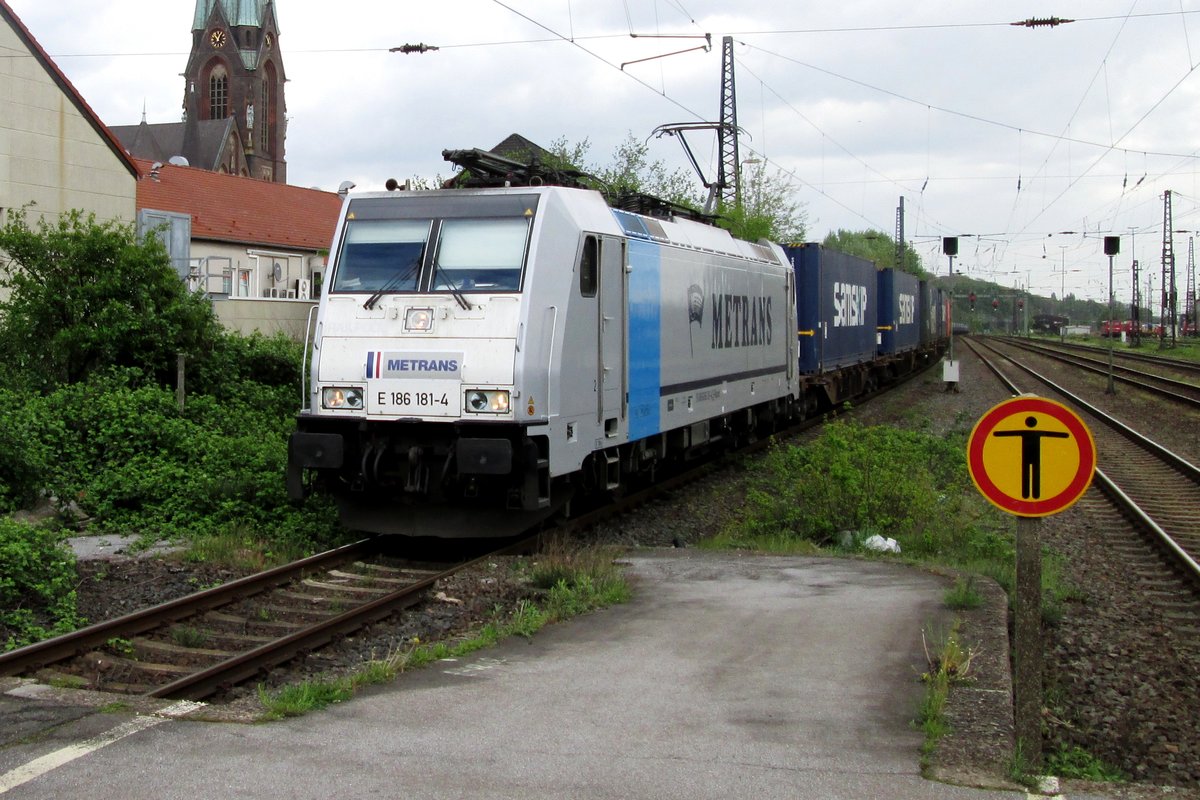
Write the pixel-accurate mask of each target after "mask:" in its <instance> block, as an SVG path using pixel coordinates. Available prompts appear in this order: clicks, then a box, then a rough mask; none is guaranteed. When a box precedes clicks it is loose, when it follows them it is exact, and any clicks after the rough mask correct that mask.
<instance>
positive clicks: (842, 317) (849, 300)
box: [833, 281, 875, 328]
mask: <svg viewBox="0 0 1200 800" xmlns="http://www.w3.org/2000/svg"><path fill="white" fill-rule="evenodd" d="M866 324H867V287H865V286H859V285H858V284H854V283H841V282H840V281H839V282H836V283H834V284H833V327H835V328H854V327H857V326H859V325H866ZM871 324H872V325H874V324H875V323H874V322H872V323H871Z"/></svg>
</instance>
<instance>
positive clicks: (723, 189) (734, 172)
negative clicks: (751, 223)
mask: <svg viewBox="0 0 1200 800" xmlns="http://www.w3.org/2000/svg"><path fill="white" fill-rule="evenodd" d="M717 149H718V150H719V151H720V153H721V163H720V166H718V168H717V187H718V189H719V191H720V193H721V204H722V205H724V206H726V207H729V208H733V207H736V206H740V205H741V204H742V164H741V160H740V159H739V158H738V124H737V91H736V90H735V88H734V79H733V37H732V36H726V37H725V38H723V39H722V40H721V124H720V125H719V126H718V127H717Z"/></svg>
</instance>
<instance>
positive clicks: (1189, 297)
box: [1183, 236, 1197, 336]
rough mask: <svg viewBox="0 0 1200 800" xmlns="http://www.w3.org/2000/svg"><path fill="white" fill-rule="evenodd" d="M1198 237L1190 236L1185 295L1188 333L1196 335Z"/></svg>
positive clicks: (1184, 314)
mask: <svg viewBox="0 0 1200 800" xmlns="http://www.w3.org/2000/svg"><path fill="white" fill-rule="evenodd" d="M1195 251H1196V238H1195V237H1194V236H1189V237H1188V260H1187V294H1185V295H1184V306H1183V319H1184V322H1186V323H1187V335H1188V336H1196V335H1197V333H1196V252H1195Z"/></svg>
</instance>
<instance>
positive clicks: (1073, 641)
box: [79, 344, 1200, 797]
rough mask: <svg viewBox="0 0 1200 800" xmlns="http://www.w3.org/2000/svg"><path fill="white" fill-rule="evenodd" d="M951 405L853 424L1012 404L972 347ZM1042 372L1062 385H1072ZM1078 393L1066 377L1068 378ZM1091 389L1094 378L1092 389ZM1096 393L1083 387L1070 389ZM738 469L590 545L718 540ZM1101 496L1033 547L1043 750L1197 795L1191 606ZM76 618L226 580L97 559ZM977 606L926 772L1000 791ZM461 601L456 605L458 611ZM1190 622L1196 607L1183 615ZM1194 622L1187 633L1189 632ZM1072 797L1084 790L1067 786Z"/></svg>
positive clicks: (1152, 409) (513, 576) (620, 521)
mask: <svg viewBox="0 0 1200 800" xmlns="http://www.w3.org/2000/svg"><path fill="white" fill-rule="evenodd" d="M957 351H958V352H957V355H958V356H959V358H960V359H961V360H962V378H961V383H960V391H959V392H947V391H944V386H943V384H942V382H941V370H940V368H939V367H937V366H935V367H934V368H933V369H931V370H929V371H928V372H926V373H925V374H923V375H921V376H918V377H917V378H915V379H914V380H912V381H910V382H909V383H908V384H906V385H905V386H904V387H902V388H901V389H899V390H897V391H895V392H893V393H891V394H889V395H887V396H885V397H883V398H879V399H876V400H874V401H872V402H870V403H868V404H865V405H863V406H862V407H861V408H859V409H858V410H857V411H856V412H855V413H856V416H857V418H858V419H860V420H861V421H863V422H865V423H867V424H898V425H908V426H913V425H916V426H919V427H922V428H924V429H926V430H929V431H931V432H933V433H934V434H938V435H942V434H945V433H948V432H950V431H962V430H969V429H970V427H971V425H973V424H974V421H975V420H977V419H978V418H979V417H980V416H981V415H982V414H983V413H984V412H985V411H986V410H987V409H988V408H990V407H991V406H992V405H994V404H995V403H997V402H999V401H1001V400H1003V399H1006V397H1007V396H1008V395H1007V392H1006V391H1005V390H1004V389H1003V388H1002V387H1001V386H1000V384H999V383H998V382H997V381H996V380H995V378H994V377H992V376H991V374H990V373H988V372H987V371H986V370H985V369H984V368H983V367H982V366H981V365H980V364H979V363H978V361H977V360H976V359H974V358H973V357H971V356H970V354H969V352H967V348H966V347H965V346H962V345H961V344H960V345H958V346H957ZM1059 369H1063V368H1054V367H1051V368H1048V370H1053V371H1055V373H1056V377H1057V378H1060V379H1062V380H1063V381H1064V382H1066V381H1068V380H1069V379H1068V376H1067V375H1065V374H1061V373H1059V372H1057V370H1059ZM1070 380H1074V379H1070ZM1100 380H1101V381H1102V380H1103V379H1100ZM1089 384H1096V385H1099V389H1098V390H1097V389H1096V388H1095V385H1093V386H1091V389H1090V391H1092V392H1095V391H1100V392H1102V391H1103V383H1102V382H1096V381H1091V380H1090V379H1080V385H1089ZM1107 402H1109V403H1111V404H1112V405H1114V407H1116V408H1117V409H1118V413H1121V414H1122V415H1123V416H1124V417H1125V418H1126V419H1136V420H1137V421H1138V422H1139V424H1140V425H1141V426H1142V427H1143V429H1144V430H1148V431H1150V432H1151V433H1153V432H1154V431H1156V430H1165V429H1169V428H1173V429H1178V428H1179V427H1180V426H1179V414H1180V412H1179V411H1178V410H1176V409H1173V408H1171V407H1169V406H1166V405H1165V404H1162V403H1157V402H1150V401H1142V400H1139V399H1137V398H1136V396H1135V395H1134V394H1133V392H1132V390H1129V391H1126V392H1123V393H1121V394H1119V395H1118V396H1117V398H1112V399H1110V400H1109V401H1107ZM1196 430H1200V426H1194V425H1193V426H1192V427H1191V429H1190V431H1189V433H1187V434H1186V435H1181V436H1180V437H1178V438H1179V441H1178V442H1177V446H1176V449H1177V450H1179V451H1180V452H1181V454H1183V455H1185V456H1187V457H1189V458H1191V459H1193V460H1198V459H1197V456H1198V455H1200V441H1196V440H1197V439H1198V438H1200V437H1197V436H1196V435H1194V434H1193V433H1192V432H1193V431H1196ZM744 476H745V471H744V470H741V469H738V468H737V467H728V468H724V469H720V470H717V471H716V472H714V473H713V474H711V475H709V476H708V477H706V478H704V479H703V480H701V481H700V482H698V483H696V484H694V485H692V486H689V487H687V488H685V489H681V490H678V491H675V492H673V493H671V494H669V495H667V496H665V497H663V498H661V499H659V500H656V501H653V502H652V503H650V504H649V505H647V506H645V507H644V508H642V509H640V510H637V511H635V512H630V513H627V514H624V515H622V516H621V517H619V518H617V519H615V520H613V521H611V522H608V523H604V524H602V525H600V526H598V527H597V528H596V529H595V530H593V531H592V532H591V534H590V536H591V538H593V539H594V540H595V541H596V542H598V543H604V544H613V545H619V546H621V547H672V546H689V545H691V544H693V543H695V542H696V541H697V540H698V539H700V538H702V537H704V536H707V535H710V534H712V533H715V532H717V531H719V530H720V529H721V528H722V527H723V525H725V524H726V523H727V522H728V521H729V520H730V519H732V518H733V517H734V516H735V515H736V513H737V511H738V507H739V505H740V502H739V498H740V496H741V493H742V491H743V485H742V484H743V479H744ZM1097 497H1098V495H1097V492H1096V490H1094V489H1093V490H1091V492H1089V494H1088V496H1087V497H1086V498H1085V499H1084V501H1081V502H1080V503H1079V504H1078V505H1076V506H1075V507H1074V508H1072V509H1071V510H1069V511H1067V512H1065V513H1063V514H1060V515H1058V516H1056V517H1052V518H1049V519H1047V520H1046V521H1045V522H1044V524H1043V525H1042V526H1041V527H1042V537H1043V544H1044V546H1045V547H1046V548H1047V550H1048V551H1050V552H1052V553H1055V554H1057V555H1058V556H1060V557H1061V560H1060V564H1061V574H1062V578H1061V579H1062V580H1063V581H1065V582H1067V583H1068V584H1069V585H1071V586H1074V587H1076V588H1077V589H1078V592H1077V596H1076V597H1075V599H1072V600H1070V601H1069V602H1067V603H1066V606H1065V608H1064V609H1063V613H1062V617H1061V620H1059V621H1058V622H1057V624H1055V625H1053V626H1049V627H1048V628H1047V629H1046V631H1045V637H1044V638H1045V654H1046V666H1045V677H1046V679H1045V683H1046V689H1047V697H1048V698H1049V701H1048V704H1047V709H1046V712H1045V725H1044V730H1045V732H1046V733H1045V741H1044V752H1046V753H1048V754H1049V753H1055V752H1057V751H1059V750H1060V749H1062V748H1064V747H1080V748H1082V749H1083V750H1085V751H1087V752H1088V753H1090V754H1092V755H1093V756H1096V757H1098V758H1100V759H1102V760H1103V761H1104V762H1106V763H1107V764H1110V765H1112V766H1114V767H1116V768H1119V769H1120V770H1122V771H1123V772H1124V773H1125V774H1126V775H1128V776H1130V777H1131V778H1133V779H1135V780H1136V783H1131V784H1121V785H1119V786H1117V787H1114V786H1112V785H1106V786H1105V787H1104V788H1103V790H1102V791H1103V792H1104V794H1105V795H1106V796H1114V797H1116V796H1121V797H1149V796H1161V794H1160V793H1159V792H1160V790H1159V789H1157V788H1154V787H1156V786H1165V787H1173V790H1172V791H1171V794H1170V796H1172V797H1200V793H1194V789H1195V787H1196V786H1197V785H1198V784H1200V733H1198V730H1200V726H1198V725H1197V722H1196V720H1200V690H1198V686H1197V680H1196V676H1197V675H1198V674H1200V670H1198V667H1200V646H1198V645H1197V641H1198V639H1200V637H1198V636H1197V635H1195V634H1194V633H1193V634H1186V633H1185V634H1179V633H1174V632H1172V628H1171V624H1170V623H1171V621H1172V619H1173V618H1174V617H1175V616H1178V615H1180V614H1186V613H1187V609H1186V608H1185V609H1183V610H1180V609H1177V608H1169V607H1166V606H1162V605H1156V604H1151V603H1148V602H1146V596H1147V589H1146V587H1145V585H1144V583H1141V582H1140V581H1141V580H1142V579H1141V578H1140V577H1139V574H1138V572H1137V570H1136V569H1134V568H1132V567H1129V566H1128V564H1129V560H1130V559H1134V560H1136V559H1137V558H1138V557H1137V556H1135V555H1126V554H1125V553H1123V552H1122V551H1118V550H1114V547H1113V545H1112V544H1111V542H1110V541H1109V537H1110V531H1111V529H1112V526H1113V525H1114V524H1115V522H1114V520H1112V519H1111V518H1110V517H1109V516H1106V511H1105V508H1106V506H1105V504H1104V503H1103V502H1102V501H1099V500H1097V499H1096V498H1097ZM79 569H80V585H79V605H80V611H81V613H82V614H84V615H85V616H86V617H87V618H89V619H91V620H93V621H98V620H102V619H106V618H109V617H112V616H115V615H119V614H121V613H125V612H127V611H131V610H134V609H136V608H140V607H143V606H145V605H148V604H151V603H154V602H160V601H163V600H166V599H170V598H172V597H176V596H179V595H181V594H184V593H187V592H190V591H195V590H196V589H198V588H200V587H202V586H206V585H211V584H212V583H213V582H215V581H222V580H228V579H229V578H232V577H236V576H235V575H234V574H233V573H230V572H227V571H222V570H216V569H213V568H211V567H201V566H195V565H188V566H186V567H185V566H182V565H180V564H177V563H175V562H174V561H172V560H171V558H170V557H169V556H158V557H151V558H142V559H136V560H134V559H106V560H96V561H86V562H81V563H80V567H79ZM520 576H521V570H519V569H516V565H515V557H514V558H503V559H496V560H495V561H494V562H493V563H491V564H488V565H485V566H483V567H481V568H478V569H475V570H473V571H471V572H470V573H467V574H464V575H461V576H459V577H456V578H455V579H453V581H452V582H450V583H449V584H448V585H446V586H439V587H438V588H437V590H436V591H440V592H442V593H443V596H444V597H445V598H450V600H435V599H431V600H429V601H427V602H426V603H424V604H422V605H421V606H419V607H418V608H417V609H416V610H415V612H414V613H406V614H405V615H403V616H402V617H397V618H395V619H393V620H390V621H385V622H384V623H380V624H377V625H375V626H372V627H371V628H370V629H368V630H366V631H364V632H362V633H361V634H359V635H357V636H354V637H351V638H349V639H347V640H345V641H343V642H342V643H340V644H339V645H338V646H336V647H333V648H327V649H325V650H322V651H321V652H319V653H317V654H314V655H312V656H309V657H308V658H306V659H304V660H302V661H300V662H297V663H295V664H293V665H290V666H289V667H288V668H286V669H281V670H278V671H276V672H274V673H272V676H271V678H270V681H269V684H270V685H279V684H281V683H286V682H291V681H296V680H300V679H304V678H310V677H315V676H330V675H336V674H341V673H344V672H346V671H348V670H351V669H354V668H355V667H357V666H359V665H361V663H362V662H363V661H364V660H366V659H371V658H381V657H384V656H386V655H388V654H390V653H394V652H397V651H398V650H399V649H402V648H405V647H409V646H411V642H412V639H413V638H414V637H419V638H420V639H421V640H422V641H430V640H433V639H445V638H454V637H456V636H461V635H463V634H464V633H466V632H468V631H470V630H472V629H474V628H476V627H478V626H479V625H481V624H482V623H483V622H485V621H487V620H489V619H492V618H494V616H495V614H496V612H497V609H504V608H511V607H512V605H513V604H515V603H516V602H517V601H518V600H520V599H522V598H526V597H529V596H530V595H531V589H530V587H529V586H528V585H526V584H525V582H524V581H523V579H522V578H521V577H520ZM984 593H985V596H986V599H987V605H986V606H985V608H983V609H981V610H978V611H973V612H966V613H965V614H964V620H965V621H964V625H963V629H962V632H963V636H964V640H965V643H966V644H967V645H968V646H969V647H971V648H972V649H973V650H974V651H975V652H976V659H975V661H973V663H972V675H973V676H974V682H972V683H969V684H966V685H960V686H958V687H957V688H956V689H955V690H954V692H953V693H952V695H951V699H950V702H949V704H948V707H947V717H948V719H949V720H950V722H951V724H952V726H953V730H952V732H951V734H950V735H948V736H947V737H945V738H944V739H943V740H942V743H941V745H940V746H939V749H938V752H937V754H936V755H935V757H934V758H933V763H932V764H931V773H932V774H934V775H936V776H938V777H940V778H942V779H945V780H950V781H954V782H960V783H968V784H977V785H993V786H994V785H1002V784H1004V782H1005V772H1006V770H1007V768H1008V765H1009V764H1010V761H1011V742H1012V719H1011V705H1010V703H1009V699H1008V692H1009V690H1010V687H1009V683H1008V681H1009V677H1008V664H1007V658H1006V653H1007V647H1008V645H1007V635H1006V631H1005V630H1004V628H1003V626H998V625H995V624H993V622H994V621H995V620H996V619H997V618H1000V617H1001V616H1002V615H1003V614H1004V606H1005V602H1006V600H1005V597H1004V595H1003V592H1002V591H1000V590H999V588H998V587H996V586H995V585H994V584H990V583H988V584H987V585H986V586H985V590H984ZM454 600H458V601H461V602H453V601H454ZM1193 613H1194V609H1193ZM1193 625H1194V623H1193ZM229 700H230V701H231V704H232V705H231V707H234V708H238V707H240V708H241V709H242V710H243V711H245V712H246V713H253V711H254V707H255V705H256V702H257V701H256V700H255V698H254V697H253V696H252V694H249V693H245V692H243V693H240V694H235V695H234V696H233V697H231V698H229ZM1074 785H1075V786H1082V788H1090V787H1088V786H1087V785H1080V784H1074Z"/></svg>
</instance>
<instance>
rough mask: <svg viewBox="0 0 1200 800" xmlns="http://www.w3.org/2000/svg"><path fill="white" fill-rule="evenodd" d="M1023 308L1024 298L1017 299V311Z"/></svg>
mask: <svg viewBox="0 0 1200 800" xmlns="http://www.w3.org/2000/svg"><path fill="white" fill-rule="evenodd" d="M1024 310H1025V300H1024V299H1021V300H1018V301H1017V311H1024Z"/></svg>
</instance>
